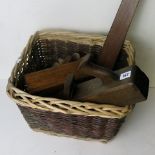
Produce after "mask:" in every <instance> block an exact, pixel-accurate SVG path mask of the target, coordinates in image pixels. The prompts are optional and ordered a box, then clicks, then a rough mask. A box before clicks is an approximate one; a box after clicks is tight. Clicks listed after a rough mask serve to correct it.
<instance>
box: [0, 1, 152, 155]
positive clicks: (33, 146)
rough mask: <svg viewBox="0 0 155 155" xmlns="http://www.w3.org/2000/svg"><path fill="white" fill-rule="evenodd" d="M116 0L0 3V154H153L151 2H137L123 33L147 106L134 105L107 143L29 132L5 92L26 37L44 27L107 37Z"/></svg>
mask: <svg viewBox="0 0 155 155" xmlns="http://www.w3.org/2000/svg"><path fill="white" fill-rule="evenodd" d="M120 2H121V0H14V1H12V0H0V34H1V37H0V58H1V60H0V122H1V125H0V155H43V154H44V155H51V154H57V155H94V154H95V155H102V154H104V155H146V154H148V155H154V154H155V149H154V147H155V123H154V122H155V121H154V113H155V104H154V100H155V95H154V94H155V88H154V86H155V72H154V65H155V61H154V58H155V41H154V38H155V20H154V17H155V11H154V6H155V1H154V0H141V2H140V5H139V7H138V9H137V13H136V16H135V18H134V20H133V23H132V25H131V28H130V31H129V33H128V37H127V38H128V39H130V40H131V42H132V43H133V46H134V48H135V50H136V63H137V64H138V65H139V66H140V67H141V69H143V70H144V71H145V72H146V73H147V74H148V76H149V78H150V81H151V84H150V87H151V88H150V94H149V98H148V100H147V102H143V103H140V104H137V106H136V108H135V110H134V111H133V112H132V113H131V114H130V115H129V116H128V118H127V120H126V122H125V124H124V125H123V127H122V128H121V130H120V132H119V134H118V135H117V137H116V138H115V139H114V140H112V141H111V142H110V143H108V144H102V143H99V142H85V141H80V140H74V139H70V138H59V137H54V136H48V135H44V134H42V133H35V132H33V131H31V129H30V128H29V127H28V125H27V123H26V122H25V120H24V118H23V117H22V115H21V113H20V111H19V110H18V108H17V106H16V105H15V103H14V102H12V101H11V100H10V99H9V98H8V97H7V95H6V93H5V88H6V84H7V79H8V77H9V75H10V73H11V69H12V68H13V66H14V64H15V62H16V60H17V58H18V57H19V56H20V54H21V52H22V50H23V48H24V46H25V45H26V43H27V41H28V39H29V37H30V35H31V34H33V33H34V32H35V31H37V30H40V29H44V28H54V29H55V28H59V29H67V30H75V31H82V32H96V33H101V34H107V33H108V31H109V29H110V26H111V24H112V21H113V19H114V16H115V14H116V11H117V9H118V7H119V4H120Z"/></svg>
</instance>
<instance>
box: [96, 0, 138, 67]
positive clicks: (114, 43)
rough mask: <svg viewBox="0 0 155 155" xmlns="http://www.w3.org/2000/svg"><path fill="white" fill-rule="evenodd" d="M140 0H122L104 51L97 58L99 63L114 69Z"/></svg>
mask: <svg viewBox="0 0 155 155" xmlns="http://www.w3.org/2000/svg"><path fill="white" fill-rule="evenodd" d="M139 1H140V0H123V1H122V3H121V5H120V7H119V10H118V12H117V14H116V17H115V19H114V22H113V24H112V27H111V29H110V32H109V34H108V36H107V39H106V41H105V44H104V46H103V51H102V53H100V55H99V57H98V59H97V64H98V65H101V66H104V67H107V68H109V69H112V68H113V66H114V65H115V62H116V60H117V57H118V55H119V52H120V50H121V48H122V45H123V44H124V41H125V37H126V34H127V32H128V29H129V26H130V24H131V21H132V19H133V17H134V14H135V11H136V8H137V6H138V3H139Z"/></svg>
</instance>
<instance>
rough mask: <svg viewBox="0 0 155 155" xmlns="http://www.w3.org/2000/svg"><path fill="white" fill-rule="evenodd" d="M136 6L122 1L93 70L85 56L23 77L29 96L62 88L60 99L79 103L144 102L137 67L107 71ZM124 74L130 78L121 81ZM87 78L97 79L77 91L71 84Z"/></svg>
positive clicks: (145, 84)
mask: <svg viewBox="0 0 155 155" xmlns="http://www.w3.org/2000/svg"><path fill="white" fill-rule="evenodd" d="M138 2H139V0H123V1H122V3H121V5H120V8H119V10H118V13H117V15H116V17H115V20H114V22H113V25H112V27H111V29H110V32H109V34H108V36H107V39H106V42H105V44H104V46H103V50H102V52H101V53H99V54H98V56H97V59H96V60H93V62H95V63H96V66H95V65H94V64H93V63H85V62H87V61H90V60H91V59H90V55H86V56H85V57H84V58H83V59H80V60H79V61H75V62H71V63H67V64H63V65H60V66H57V67H54V68H49V69H45V70H42V71H39V72H34V73H29V74H27V75H26V76H25V81H26V84H27V88H28V90H29V92H31V93H36V92H39V91H44V90H46V89H51V90H52V89H53V90H54V91H55V90H57V89H58V88H59V89H60V87H61V88H62V86H63V84H64V96H65V97H66V98H68V99H70V98H71V97H73V99H75V100H79V101H90V102H96V103H109V104H110V103H111V104H115V105H119V106H124V105H129V104H135V103H137V102H140V101H143V100H145V99H146V98H147V94H148V85H149V81H148V78H147V76H146V75H145V74H144V73H143V72H142V71H141V70H140V69H139V68H138V67H136V66H132V68H130V67H128V68H124V69H123V70H118V71H116V72H112V71H110V70H109V69H113V66H114V65H115V62H116V61H117V57H118V55H119V53H120V50H121V48H122V45H123V43H124V40H125V37H126V34H127V31H128V29H129V26H130V24H131V21H132V18H133V16H134V13H135V10H136V7H137V6H138ZM81 62H82V63H81ZM90 62H91V61H90ZM80 63H81V64H82V67H80V69H79V72H78V73H79V74H76V71H77V69H78V67H79V66H80ZM83 64H84V65H83ZM92 64H93V65H92ZM97 65H99V66H97ZM94 66H95V67H94ZM107 68H109V69H107ZM127 73H128V74H130V76H129V75H128V77H127V78H125V79H124V78H123V77H122V76H124V75H126V74H127ZM81 75H82V76H81ZM88 76H94V77H98V78H99V79H98V78H95V79H92V80H88V81H86V82H82V83H80V84H78V85H77V87H76V86H75V84H74V81H76V80H78V79H82V78H83V79H84V77H88ZM66 77H67V78H66ZM121 77H122V79H121ZM65 79H66V80H65ZM74 79H75V80H74ZM142 81H143V83H142ZM75 90H76V91H75ZM74 91H75V92H74Z"/></svg>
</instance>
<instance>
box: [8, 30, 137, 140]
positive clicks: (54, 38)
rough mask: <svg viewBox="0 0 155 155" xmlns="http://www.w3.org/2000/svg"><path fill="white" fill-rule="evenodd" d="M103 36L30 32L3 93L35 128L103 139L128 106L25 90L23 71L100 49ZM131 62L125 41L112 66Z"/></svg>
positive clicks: (114, 130)
mask: <svg viewBox="0 0 155 155" xmlns="http://www.w3.org/2000/svg"><path fill="white" fill-rule="evenodd" d="M105 39H106V37H105V36H102V35H94V34H83V33H75V32H65V31H61V32H58V31H39V32H37V33H36V34H35V35H33V36H31V38H30V40H29V42H28V44H27V46H26V47H25V49H24V51H23V53H22V55H21V57H20V58H19V59H18V61H17V63H16V65H15V67H14V69H13V71H12V74H11V77H10V78H9V81H8V85H7V93H8V95H9V96H10V97H11V99H13V100H14V102H15V103H16V104H17V105H18V107H19V109H20V110H21V112H22V114H23V116H24V118H25V119H26V121H27V122H28V124H29V126H30V127H31V128H32V129H33V130H35V131H42V132H45V133H48V134H52V135H60V136H61V135H63V136H70V137H74V138H80V139H85V140H97V141H102V142H107V141H108V140H111V139H112V138H113V137H114V136H115V135H116V134H117V132H118V130H119V128H120V127H121V124H122V123H123V122H124V120H125V118H126V116H127V114H128V113H129V112H130V111H131V110H132V109H133V107H132V106H125V107H118V106H113V105H108V103H107V104H95V103H81V102H76V101H68V100H62V99H58V98H53V97H52V95H51V97H48V98H47V97H41V96H34V95H31V94H29V93H27V92H26V86H25V82H24V78H23V77H24V74H26V73H29V72H32V71H36V70H40V69H43V68H47V67H50V66H52V64H53V63H54V62H55V61H56V60H57V59H58V58H59V57H66V56H67V55H69V54H71V53H74V52H78V53H80V54H86V53H88V52H94V53H95V52H100V51H101V50H102V47H103V44H104V41H105ZM133 64H134V50H133V48H132V45H131V44H130V42H129V41H125V43H124V46H123V48H122V51H121V54H120V56H119V58H118V61H117V64H116V66H115V69H119V68H121V67H124V66H128V65H133Z"/></svg>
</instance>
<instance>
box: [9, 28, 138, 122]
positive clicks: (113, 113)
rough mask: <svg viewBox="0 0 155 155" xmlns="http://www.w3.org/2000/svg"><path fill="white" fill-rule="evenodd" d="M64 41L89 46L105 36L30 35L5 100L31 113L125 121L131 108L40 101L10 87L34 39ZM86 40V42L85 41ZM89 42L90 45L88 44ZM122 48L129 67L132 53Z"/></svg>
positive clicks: (125, 46) (127, 43) (42, 99)
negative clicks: (10, 100) (49, 112)
mask: <svg viewBox="0 0 155 155" xmlns="http://www.w3.org/2000/svg"><path fill="white" fill-rule="evenodd" d="M62 36H65V38H64V39H66V38H67V36H68V40H72V41H76V42H77V40H78V38H79V39H80V41H82V43H90V44H99V45H101V43H102V44H103V43H104V41H105V39H106V36H103V35H95V34H84V33H77V32H68V31H38V32H36V33H35V34H34V35H32V36H31V37H30V39H29V41H28V44H27V46H26V47H25V48H24V50H23V53H22V55H21V56H20V58H19V59H18V61H17V63H16V64H15V66H14V68H13V70H12V73H11V76H10V78H9V80H8V84H7V88H6V91H7V94H8V96H9V97H10V98H11V99H12V100H13V101H15V103H16V104H18V105H20V106H25V107H31V108H33V109H38V110H43V111H51V112H61V113H64V114H73V115H84V116H98V117H103V118H118V119H121V118H123V117H126V115H127V114H128V113H129V112H130V111H131V110H132V109H133V106H125V107H119V106H114V105H108V104H95V103H90V102H77V101H69V100H62V99H57V98H52V97H51V98H49V97H40V96H35V95H31V94H29V93H27V92H25V91H23V90H20V89H18V88H16V87H15V86H14V84H13V82H14V77H15V75H16V74H17V71H18V68H19V67H21V65H23V64H24V62H22V60H23V61H24V58H25V56H26V55H28V53H29V52H30V51H31V45H32V42H33V41H34V40H36V39H38V38H44V37H45V38H48V39H50V38H51V39H52V38H55V37H56V38H63V37H62ZM86 38H87V39H86ZM92 40H93V41H92ZM123 48H124V49H125V51H126V52H127V54H128V55H129V57H128V63H129V65H133V64H134V60H135V51H134V49H133V47H132V45H131V43H130V41H128V40H126V41H125V43H124V46H123Z"/></svg>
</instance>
